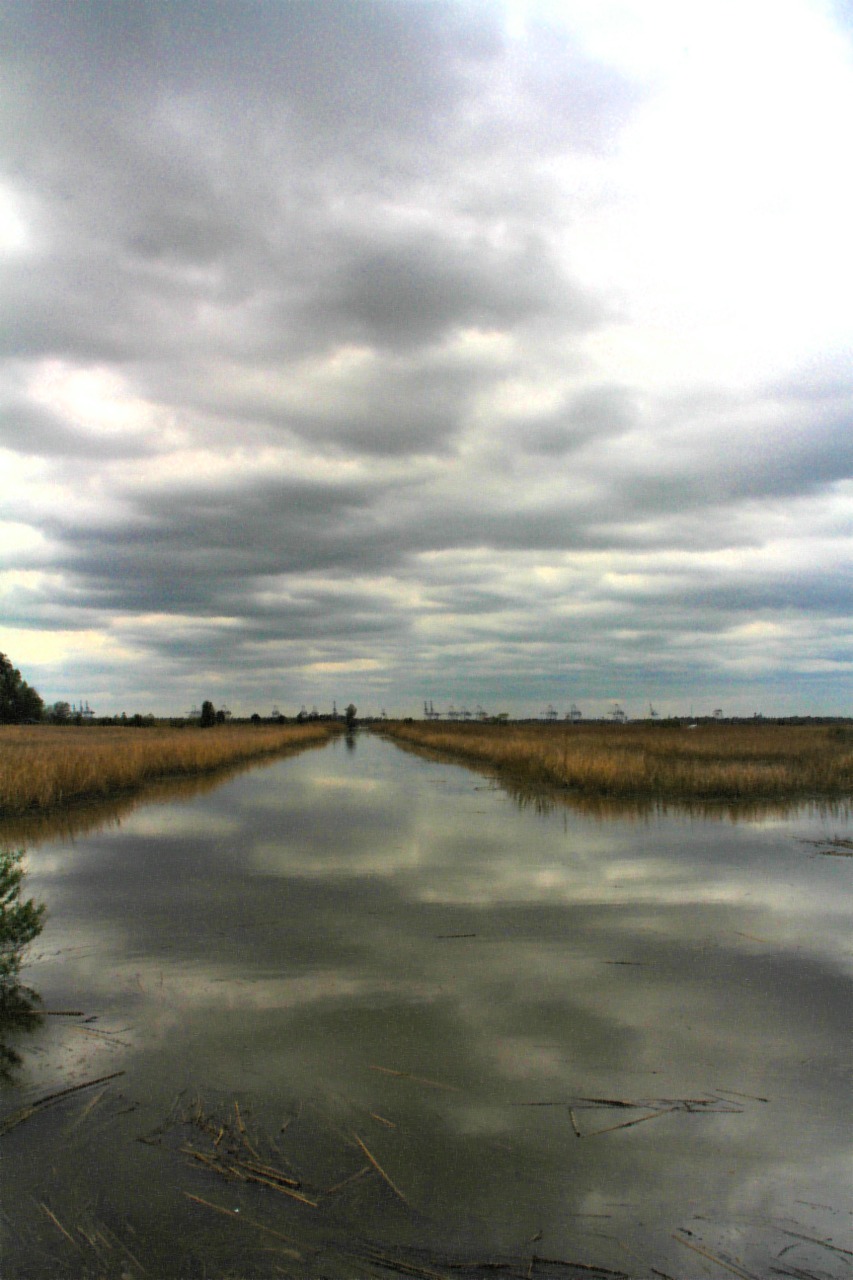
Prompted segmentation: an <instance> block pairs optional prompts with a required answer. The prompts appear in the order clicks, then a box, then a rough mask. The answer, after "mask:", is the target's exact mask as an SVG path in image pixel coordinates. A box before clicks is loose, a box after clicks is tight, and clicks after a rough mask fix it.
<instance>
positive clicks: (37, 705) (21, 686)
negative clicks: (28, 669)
mask: <svg viewBox="0 0 853 1280" xmlns="http://www.w3.org/2000/svg"><path fill="white" fill-rule="evenodd" d="M43 713H44V703H43V702H42V700H41V698H40V697H39V695H38V694H37V693H36V691H35V689H33V688H31V686H30V685H28V684H27V682H26V680H24V679H23V678H22V676H21V673H20V671H19V670H18V669H17V667H13V666H12V663H11V662H10V661H9V659H8V658H7V657H6V655H5V653H0V724H22V723H23V722H24V721H26V720H41V718H42V715H43Z"/></svg>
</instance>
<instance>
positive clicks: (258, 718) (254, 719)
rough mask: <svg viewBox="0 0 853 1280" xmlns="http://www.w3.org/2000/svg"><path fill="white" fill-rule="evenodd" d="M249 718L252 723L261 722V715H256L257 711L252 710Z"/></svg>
mask: <svg viewBox="0 0 853 1280" xmlns="http://www.w3.org/2000/svg"><path fill="white" fill-rule="evenodd" d="M250 719H251V721H252V724H260V723H261V717H260V716H259V715H258V713H257V711H253V712H252V715H251V717H250Z"/></svg>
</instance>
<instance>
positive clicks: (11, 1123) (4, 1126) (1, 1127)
mask: <svg viewBox="0 0 853 1280" xmlns="http://www.w3.org/2000/svg"><path fill="white" fill-rule="evenodd" d="M123 1075H124V1072H123V1071H113V1072H111V1073H110V1074H109V1075H108V1076H98V1078H97V1080H85V1081H84V1082H83V1083H82V1084H72V1085H69V1086H68V1088H67V1089H60V1090H59V1091H58V1092H57V1093H48V1094H46V1095H45V1097H43V1098H38V1099H37V1100H36V1101H35V1102H31V1103H30V1105H29V1106H27V1107H23V1108H22V1109H21V1110H20V1111H16V1112H15V1114H14V1115H11V1116H9V1117H8V1118H7V1119H6V1120H4V1121H3V1122H2V1123H0V1136H2V1135H3V1134H4V1133H9V1132H10V1131H11V1130H12V1129H15V1128H16V1127H17V1126H18V1125H19V1124H23V1122H24V1121H25V1120H29V1118H30V1116H32V1115H35V1113H36V1112H37V1111H40V1110H41V1108H42V1107H48V1106H50V1105H51V1104H52V1103H54V1102H59V1101H60V1099H61V1098H67V1097H68V1096H69V1094H72V1093H79V1092H80V1091H81V1090H82V1089H91V1088H93V1087H94V1086H95V1085H96V1084H106V1082H107V1081H108V1080H115V1079H117V1077H118V1076H123Z"/></svg>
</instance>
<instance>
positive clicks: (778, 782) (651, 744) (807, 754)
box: [383, 722, 853, 801]
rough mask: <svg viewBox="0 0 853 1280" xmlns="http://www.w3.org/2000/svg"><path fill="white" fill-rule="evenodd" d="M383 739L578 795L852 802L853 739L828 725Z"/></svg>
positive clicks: (448, 733) (545, 727)
mask: <svg viewBox="0 0 853 1280" xmlns="http://www.w3.org/2000/svg"><path fill="white" fill-rule="evenodd" d="M383 732H385V733H387V734H388V735H389V736H390V737H392V738H394V739H395V740H397V741H399V742H400V743H407V744H409V745H412V746H416V747H421V748H427V749H429V750H431V751H437V752H440V753H441V754H442V755H444V756H449V757H453V758H456V759H459V760H463V761H466V762H468V763H471V764H474V765H478V766H482V767H484V768H486V769H491V770H495V771H497V772H499V773H501V774H508V775H511V777H512V778H513V779H514V780H516V781H519V782H526V783H529V784H540V785H541V784H544V785H549V786H558V787H561V788H567V789H569V790H571V791H572V792H575V793H577V794H586V795H602V796H625V797H628V796H635V797H658V798H662V799H663V798H668V797H671V798H673V799H676V798H677V799H692V800H708V801H713V800H753V799H787V798H790V797H794V796H798V797H803V798H806V797H814V798H818V797H822V796H845V795H851V794H853V740H851V739H850V738H849V737H845V736H844V735H841V736H839V735H838V734H837V731H834V730H833V729H831V728H827V727H825V726H810V725H809V726H800V725H776V724H772V723H770V724H767V723H764V724H758V725H754V724H751V723H745V724H724V725H715V724H703V725H700V726H698V727H697V728H695V729H686V728H683V727H672V728H670V727H668V726H654V727H650V726H648V725H642V724H637V725H604V724H601V725H593V724H588V725H577V724H574V725H549V724H541V723H540V724H517V725H512V724H510V725H494V724H466V723H450V724H443V725H437V724H428V723H423V724H422V723H408V724H406V723H400V722H389V723H388V724H387V725H385V726H384V727H383Z"/></svg>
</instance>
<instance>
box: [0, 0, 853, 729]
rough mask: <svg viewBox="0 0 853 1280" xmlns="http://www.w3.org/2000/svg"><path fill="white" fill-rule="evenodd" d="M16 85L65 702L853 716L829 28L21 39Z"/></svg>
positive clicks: (840, 67)
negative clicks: (574, 707)
mask: <svg viewBox="0 0 853 1280" xmlns="http://www.w3.org/2000/svg"><path fill="white" fill-rule="evenodd" d="M0 48H2V63H3V65H2V68H0V130H1V131H2V153H0V272H1V273H2V274H1V275H0V280H2V283H1V284H0V299H1V300H2V317H0V330H2V353H0V354H2V364H0V477H2V479H1V480H0V485H2V489H1V490H0V516H1V517H2V523H0V552H2V567H3V572H2V573H0V650H2V651H4V652H7V653H8V654H9V656H10V657H11V659H12V661H13V662H14V664H15V665H16V666H19V667H20V668H21V669H22V671H23V673H24V675H25V677H26V678H27V679H28V680H29V681H30V683H32V684H34V685H35V686H36V688H38V689H39V691H40V692H41V693H42V695H43V696H44V697H45V698H46V700H48V701H53V700H54V699H59V698H64V699H67V700H68V701H79V700H80V699H87V700H88V701H89V702H90V703H91V705H92V706H93V707H94V709H95V710H96V711H97V712H99V713H110V712H116V711H122V710H126V711H128V713H130V712H133V711H137V710H139V711H154V712H168V711H173V712H174V711H186V710H188V709H189V707H190V706H191V705H192V704H193V703H196V704H197V703H200V701H201V700H202V699H203V698H206V697H209V698H211V699H212V700H213V701H214V702H215V703H216V705H217V706H218V705H221V704H222V703H227V704H228V705H229V706H230V707H231V708H232V709H233V710H234V711H235V712H245V713H249V712H252V711H256V710H257V711H259V712H261V713H264V714H266V713H268V712H269V710H270V709H271V707H272V706H273V704H277V705H278V706H280V707H281V709H282V710H283V711H285V712H287V713H289V714H293V713H294V712H295V711H296V710H298V709H299V707H300V705H302V704H303V703H304V704H306V705H307V706H308V707H309V708H310V707H311V706H312V705H313V704H316V705H317V706H318V707H319V709H320V710H321V711H322V710H326V709H328V708H329V707H330V706H331V703H332V699H337V702H338V706H339V707H341V706H342V705H345V704H346V703H347V702H349V701H350V700H352V701H354V702H355V703H356V704H357V705H358V707H359V710H360V711H364V712H368V711H378V710H379V709H380V708H381V707H385V708H386V709H387V710H388V712H389V714H390V713H394V712H398V713H408V714H411V713H415V714H419V713H420V711H421V709H422V706H423V700H424V699H425V698H426V699H432V700H433V701H434V703H435V706H436V708H439V707H441V708H444V707H446V706H447V705H448V704H449V703H450V702H454V703H455V704H456V705H457V706H461V705H462V704H466V705H468V706H469V707H470V709H471V710H472V711H473V710H474V708H475V707H476V706H477V705H478V704H479V705H482V706H483V707H485V709H486V710H488V711H503V710H506V711H510V712H512V713H513V714H522V713H525V714H531V713H532V714H535V713H537V712H540V711H541V710H542V709H543V708H544V707H545V706H546V705H547V704H548V703H549V702H551V703H553V704H554V705H555V706H556V707H557V709H558V711H559V712H560V714H561V715H562V714H563V713H564V712H565V711H566V710H567V709H568V707H569V705H570V704H571V703H572V702H576V703H577V704H578V705H579V706H580V708H581V709H582V711H583V712H584V713H585V714H586V715H593V714H596V713H600V712H606V711H607V709H608V708H609V707H610V706H612V704H613V702H614V701H619V702H620V704H621V705H622V706H624V707H625V709H626V710H627V711H628V712H629V714H631V715H642V714H647V713H648V707H649V703H650V702H652V703H654V705H655V707H656V709H658V710H659V711H660V712H661V713H665V712H668V711H671V712H680V713H684V714H687V713H689V712H690V711H694V712H695V713H697V714H699V713H706V712H710V711H712V710H713V709H715V708H716V707H720V708H722V709H723V710H724V712H726V713H727V714H735V713H737V714H752V712H753V711H756V710H757V711H761V712H763V713H764V714H774V713H780V714H783V713H792V712H802V713H812V714H819V713H832V712H843V713H846V714H850V713H851V712H853V697H851V691H853V680H851V663H852V662H853V644H851V638H853V621H851V616H853V607H851V595H853V592H851V586H853V557H851V543H852V542H853V537H851V533H853V527H852V526H853V520H851V515H853V429H851V417H852V416H853V415H851V407H853V354H852V353H851V335H853V310H851V298H853V252H851V231H850V228H851V227H853V166H851V162H850V161H851V149H850V128H851V121H852V120H853V31H852V30H851V22H850V15H849V10H846V7H845V5H844V4H842V3H841V2H840V0H839V3H833V2H832V0H713V3H711V2H710V0H707V2H706V0H690V2H689V3H685V2H684V0H559V2H556V3H553V4H549V3H546V2H545V0H543V2H541V3H539V2H534V0H505V2H503V3H501V2H498V0H494V2H493V3H492V2H490V0H482V2H480V3H471V4H466V3H445V2H444V0H436V2H430V3H420V2H419V0H378V2H373V0H348V2H347V0H335V2H327V0H307V2H305V3H237V2H236V0H225V2H224V3H217V2H216V0H171V2H166V0H163V2H159V3H148V2H146V0H122V2H121V3H117V2H116V0H0Z"/></svg>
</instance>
